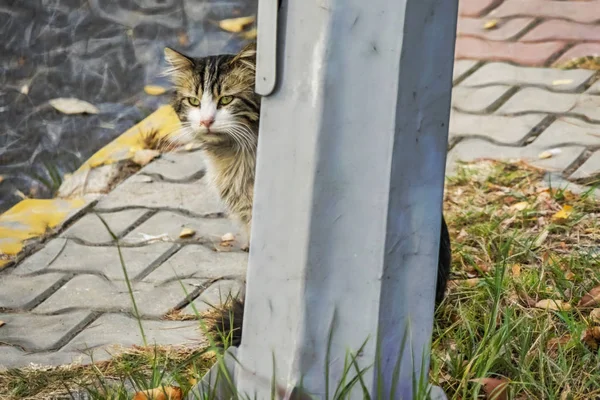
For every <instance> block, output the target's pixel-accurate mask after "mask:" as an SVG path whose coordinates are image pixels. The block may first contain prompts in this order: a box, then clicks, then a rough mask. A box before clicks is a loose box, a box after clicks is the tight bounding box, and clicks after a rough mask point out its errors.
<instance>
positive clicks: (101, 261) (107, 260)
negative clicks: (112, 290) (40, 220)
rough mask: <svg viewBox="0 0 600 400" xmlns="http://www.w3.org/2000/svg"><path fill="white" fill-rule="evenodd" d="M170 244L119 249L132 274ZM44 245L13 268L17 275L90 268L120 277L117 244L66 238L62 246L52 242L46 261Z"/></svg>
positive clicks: (137, 271) (110, 276) (156, 257)
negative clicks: (84, 243) (89, 243)
mask: <svg viewBox="0 0 600 400" xmlns="http://www.w3.org/2000/svg"><path fill="white" fill-rule="evenodd" d="M171 247H173V244H172V243H153V244H149V245H147V246H141V247H123V248H121V253H122V255H123V259H124V261H125V266H126V268H127V272H128V274H129V276H130V277H131V278H133V277H134V276H136V275H138V274H139V273H140V272H142V271H143V270H144V269H146V268H147V267H149V266H150V264H152V263H153V262H154V261H156V260H157V259H158V258H159V257H161V256H162V255H163V254H165V253H166V252H167V251H168V250H169V249H171ZM46 249H47V248H44V249H42V250H41V251H40V252H38V253H36V254H34V255H32V256H31V257H29V258H28V259H27V260H25V262H23V263H22V264H21V265H18V266H17V267H16V268H15V271H14V273H15V274H18V275H25V274H30V273H33V272H40V271H45V270H50V271H66V272H91V273H97V274H104V275H105V276H106V277H107V278H109V279H123V267H122V265H121V260H120V258H119V251H118V249H117V247H116V246H115V247H96V246H82V245H79V244H77V243H75V242H73V241H72V240H69V241H68V242H67V244H66V246H65V247H64V248H62V251H61V248H59V249H56V248H55V247H54V246H53V249H52V253H51V255H53V256H52V258H54V261H53V262H52V264H50V265H48V261H46V260H48V258H49V257H48V254H46Z"/></svg>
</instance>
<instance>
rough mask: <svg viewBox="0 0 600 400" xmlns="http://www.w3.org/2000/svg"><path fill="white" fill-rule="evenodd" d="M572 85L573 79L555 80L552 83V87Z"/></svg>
mask: <svg viewBox="0 0 600 400" xmlns="http://www.w3.org/2000/svg"><path fill="white" fill-rule="evenodd" d="M570 83H573V79H556V80H554V81H552V85H553V86H560V85H568V84H570Z"/></svg>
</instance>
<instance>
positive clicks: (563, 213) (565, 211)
mask: <svg viewBox="0 0 600 400" xmlns="http://www.w3.org/2000/svg"><path fill="white" fill-rule="evenodd" d="M572 213H573V207H572V206H568V205H565V206H563V208H562V209H561V210H560V211H559V212H557V213H556V214H554V215H553V216H552V220H553V221H564V220H567V219H569V217H570V216H571V214H572Z"/></svg>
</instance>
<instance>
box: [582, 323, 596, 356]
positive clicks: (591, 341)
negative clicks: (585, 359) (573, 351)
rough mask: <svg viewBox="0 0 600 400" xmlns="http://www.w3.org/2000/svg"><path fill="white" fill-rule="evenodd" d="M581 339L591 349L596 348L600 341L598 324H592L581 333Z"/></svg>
mask: <svg viewBox="0 0 600 400" xmlns="http://www.w3.org/2000/svg"><path fill="white" fill-rule="evenodd" d="M581 341H582V342H583V343H585V344H587V345H588V346H589V347H590V348H591V349H592V350H594V351H595V350H597V349H598V343H599V342H600V326H594V327H591V328H588V329H586V330H585V331H583V332H582V333H581Z"/></svg>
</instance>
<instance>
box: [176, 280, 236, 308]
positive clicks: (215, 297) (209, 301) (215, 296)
mask: <svg viewBox="0 0 600 400" xmlns="http://www.w3.org/2000/svg"><path fill="white" fill-rule="evenodd" d="M242 282H243V281H241V280H222V281H217V282H215V283H213V284H212V285H211V286H210V287H209V288H208V289H206V290H205V291H204V292H202V294H201V295H200V296H198V298H196V299H195V300H194V301H193V302H192V304H194V307H195V308H196V311H198V313H200V314H201V313H203V312H205V311H208V310H211V309H212V308H213V307H216V306H219V305H220V304H222V303H223V302H225V301H226V300H227V297H228V296H229V295H231V296H234V297H235V296H238V295H239V294H240V293H241V292H242V291H243V290H244V288H243V283H242ZM192 304H188V305H187V306H186V307H185V308H184V309H183V313H184V314H189V315H195V312H194V307H192Z"/></svg>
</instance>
